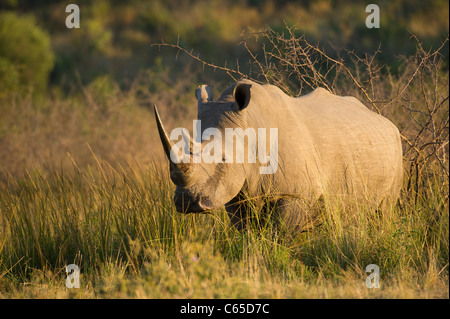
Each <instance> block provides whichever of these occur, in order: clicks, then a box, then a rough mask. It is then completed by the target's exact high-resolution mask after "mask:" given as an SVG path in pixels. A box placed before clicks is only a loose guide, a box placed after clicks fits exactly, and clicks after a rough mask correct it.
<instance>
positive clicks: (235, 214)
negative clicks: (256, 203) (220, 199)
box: [225, 194, 249, 231]
mask: <svg viewBox="0 0 450 319" xmlns="http://www.w3.org/2000/svg"><path fill="white" fill-rule="evenodd" d="M225 209H226V211H227V213H228V216H229V217H230V220H231V224H232V225H233V226H234V227H236V228H237V229H238V230H239V231H242V230H244V229H245V228H246V227H247V218H248V210H249V206H248V204H246V201H245V200H244V197H243V196H242V195H241V194H238V195H237V196H236V197H234V198H233V199H232V200H231V201H229V202H228V203H227V204H226V205H225Z"/></svg>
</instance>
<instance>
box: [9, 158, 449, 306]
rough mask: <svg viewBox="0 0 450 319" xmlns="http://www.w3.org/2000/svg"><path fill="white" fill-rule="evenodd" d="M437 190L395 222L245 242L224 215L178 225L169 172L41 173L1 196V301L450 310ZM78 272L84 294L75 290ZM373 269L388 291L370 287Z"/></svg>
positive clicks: (185, 218)
mask: <svg viewBox="0 0 450 319" xmlns="http://www.w3.org/2000/svg"><path fill="white" fill-rule="evenodd" d="M93 156H94V155H93ZM427 187H429V189H430V192H429V194H430V196H429V197H426V198H425V197H423V198H419V200H418V201H417V203H414V204H413V203H412V202H411V201H410V200H409V199H408V198H407V197H406V196H405V194H403V195H402V201H403V205H402V207H396V208H395V209H394V210H393V211H392V212H390V213H389V214H384V215H382V216H380V215H377V214H376V213H373V212H370V211H365V210H364V209H363V208H361V209H360V211H358V213H357V214H356V215H352V214H347V212H345V211H336V212H334V213H331V214H330V213H329V214H325V217H324V219H323V224H322V226H321V227H318V228H317V229H315V230H313V231H311V232H308V233H302V234H300V235H296V236H292V237H289V238H286V237H280V236H278V234H277V232H276V231H275V230H273V229H271V228H270V227H266V228H265V229H263V230H262V231H261V230H260V229H257V228H256V227H254V228H251V229H249V230H248V231H245V232H243V233H239V232H237V231H236V230H235V229H234V228H233V227H231V225H230V223H229V220H228V218H227V216H226V214H225V212H224V211H222V210H219V211H216V212H215V213H214V214H213V215H181V214H179V213H177V212H176V211H175V209H174V207H173V204H172V194H173V190H174V187H173V186H172V185H171V184H170V183H169V182H168V178H167V170H166V169H164V168H163V167H158V166H157V165H155V166H150V167H145V168H144V167H138V166H134V167H131V166H127V167H120V168H113V167H112V166H110V165H108V163H106V162H98V165H95V166H88V167H87V168H85V169H80V168H78V167H77V165H76V163H74V164H73V167H72V168H71V169H70V170H69V169H64V170H62V169H60V168H58V167H56V166H54V167H50V168H49V169H47V170H42V169H41V170H40V169H37V170H34V171H32V172H29V173H28V174H27V175H26V176H24V177H23V178H20V179H17V178H16V179H15V178H12V177H9V178H6V180H4V181H2V183H1V184H0V205H1V207H0V208H1V212H2V214H1V218H2V219H1V227H2V232H1V234H2V235H1V241H0V243H1V245H0V267H1V268H0V269H1V273H0V274H1V277H0V291H1V296H2V297H20V298H22V297H25V298H67V297H75V298H78V297H80V298H448V244H449V242H448V240H449V234H448V230H449V225H448V208H449V207H448V200H447V198H446V196H445V194H446V192H447V193H448V183H447V182H446V181H444V180H442V179H441V178H440V177H439V176H437V175H435V176H433V177H432V178H430V181H429V183H427ZM343 210H345V209H344V208H343ZM71 263H75V264H77V265H79V266H80V268H81V288H80V289H71V290H69V289H67V288H66V287H65V278H66V273H65V266H66V265H67V264H71ZM368 264H377V265H378V266H379V267H380V270H381V279H380V283H381V288H379V289H375V288H374V289H368V288H367V287H366V285H365V279H366V277H367V275H368V274H367V273H365V267H366V266H367V265H368Z"/></svg>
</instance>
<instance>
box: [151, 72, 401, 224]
mask: <svg viewBox="0 0 450 319" xmlns="http://www.w3.org/2000/svg"><path fill="white" fill-rule="evenodd" d="M196 96H197V98H198V120H201V132H202V133H205V132H206V130H207V129H209V132H211V129H213V132H221V133H222V134H223V135H226V131H227V129H228V130H230V129H233V130H234V131H235V132H237V130H236V129H239V128H241V129H242V130H241V133H242V131H244V130H245V131H244V135H243V134H236V136H238V135H239V137H240V138H241V139H239V138H236V143H239V142H238V140H239V141H240V143H242V144H243V145H244V148H243V149H244V150H246V152H247V150H250V151H253V154H255V153H256V154H258V152H259V151H260V149H261V148H262V147H264V150H265V152H267V151H268V150H269V149H270V145H269V144H270V141H269V140H270V139H266V145H258V144H257V143H256V144H255V139H254V138H253V139H252V138H249V137H251V134H245V133H247V132H251V130H247V129H249V128H250V129H253V132H258V133H260V132H261V131H259V130H258V129H261V128H264V129H267V130H266V132H272V131H269V129H270V128H277V133H278V135H277V136H276V137H277V140H276V145H275V146H276V147H275V150H276V151H277V154H276V155H277V158H272V159H275V160H276V162H275V165H276V166H275V169H274V170H273V172H272V173H264V174H262V173H261V167H264V166H265V165H266V166H267V165H268V163H267V161H266V162H261V160H260V157H258V158H257V159H256V161H255V160H254V158H253V160H251V161H250V160H249V159H250V155H248V156H247V158H246V160H244V161H243V162H242V160H241V161H238V160H236V159H237V156H238V155H240V154H227V153H229V152H227V148H226V146H225V144H226V143H225V141H222V142H223V143H222V144H223V146H222V147H221V148H220V149H217V148H216V149H215V151H222V154H223V156H222V159H223V160H222V161H217V160H216V161H212V162H211V161H208V162H205V161H200V162H199V161H198V160H197V161H195V160H193V156H195V154H194V152H192V151H191V153H190V154H185V155H184V157H180V158H178V160H177V161H173V159H174V155H173V154H172V155H173V156H172V159H171V157H170V154H171V153H170V151H171V149H173V146H174V143H173V142H172V141H171V140H170V139H169V135H168V134H167V133H166V132H165V130H164V128H163V125H162V123H161V119H160V117H159V114H158V112H157V109H156V106H155V116H156V120H157V125H158V129H159V134H160V137H161V141H162V144H163V147H164V150H165V152H166V154H167V156H168V158H169V161H170V177H171V179H172V181H173V182H174V183H175V185H176V186H177V187H176V191H175V196H174V201H175V205H176V208H177V210H178V211H179V212H184V213H201V212H209V211H211V210H212V209H214V208H219V207H223V206H225V208H226V210H227V212H228V214H229V216H230V218H231V220H232V223H233V224H234V225H235V226H236V227H238V228H239V229H242V228H243V227H244V226H245V225H246V221H247V218H248V216H249V214H248V212H249V209H250V202H249V201H247V200H246V199H248V198H253V199H254V200H253V201H252V202H251V205H252V207H253V209H254V207H263V206H264V205H265V206H266V207H267V205H269V206H271V207H272V205H276V206H273V207H274V209H273V210H272V211H276V216H277V217H278V219H277V220H279V221H283V222H284V223H286V224H288V225H290V226H294V227H296V228H298V229H305V228H307V227H309V226H310V225H312V223H311V221H312V220H313V217H314V213H313V211H314V209H313V207H314V206H315V204H316V203H318V202H320V201H322V200H323V199H325V200H330V202H336V200H337V199H339V201H340V202H343V201H345V202H350V203H361V202H362V201H364V203H365V204H364V205H366V203H369V204H370V205H373V207H374V208H378V207H381V206H383V207H389V206H390V205H392V204H394V203H395V202H396V200H397V198H398V196H399V192H400V187H401V183H402V173H403V168H402V146H401V141H400V134H399V131H398V129H397V128H396V127H395V125H394V124H392V123H391V122H390V121H389V120H387V119H386V118H384V117H383V116H381V115H379V114H377V113H374V112H372V111H370V110H369V109H367V108H366V107H365V106H364V105H363V104H362V103H361V102H360V101H358V100H357V99H356V98H354V97H349V96H346V97H341V96H337V95H334V94H332V93H330V92H328V91H327V90H325V89H323V88H318V89H316V90H314V91H313V92H311V93H309V94H307V95H305V96H301V97H298V98H293V97H290V96H288V95H286V94H285V93H283V92H282V91H281V90H280V89H279V88H277V87H275V86H273V85H260V84H257V83H255V82H253V81H250V80H241V81H238V82H236V83H234V84H232V85H231V86H230V87H228V88H227V89H226V90H225V91H224V92H223V94H222V96H221V97H220V98H219V99H218V100H217V101H213V97H212V89H211V87H210V86H206V85H203V86H201V87H199V88H197V90H196ZM242 135H243V136H242ZM199 136H201V135H199ZM244 136H246V138H243V137H244ZM199 141H200V140H199ZM258 141H259V140H258ZM208 143H211V140H210V139H204V140H201V144H196V145H197V150H199V149H200V150H202V149H204V148H205V147H206V144H208ZM193 144H195V141H192V140H191V146H192V145H193ZM272 146H273V145H272ZM193 148H195V147H193ZM232 149H233V148H232ZM237 149H238V148H237V147H236V150H237ZM228 150H229V149H228ZM241 150H242V149H241ZM263 152H264V151H263ZM236 153H237V152H236ZM272 155H273V154H272ZM175 157H176V156H175ZM216 158H217V157H216ZM180 159H182V160H181V162H180ZM183 159H184V160H183ZM190 159H191V160H190ZM269 164H274V163H269ZM258 205H260V206H258ZM266 211H267V210H264V209H261V212H266ZM308 225H309V226H308Z"/></svg>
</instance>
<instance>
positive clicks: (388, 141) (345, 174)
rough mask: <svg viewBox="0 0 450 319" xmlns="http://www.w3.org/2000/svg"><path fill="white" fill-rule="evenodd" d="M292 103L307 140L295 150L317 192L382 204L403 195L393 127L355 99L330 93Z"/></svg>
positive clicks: (317, 93) (317, 92)
mask: <svg viewBox="0 0 450 319" xmlns="http://www.w3.org/2000/svg"><path fill="white" fill-rule="evenodd" d="M289 100H290V101H289V102H288V103H287V107H288V109H289V113H291V114H292V115H293V118H294V119H293V121H294V122H295V124H294V125H296V126H297V127H302V128H303V129H302V130H299V132H302V133H300V135H302V136H295V139H296V141H298V142H297V145H296V146H295V147H297V148H298V150H300V152H299V153H300V154H303V155H302V156H301V158H299V160H300V162H303V163H305V165H304V166H303V167H302V168H301V169H303V170H306V171H307V172H306V173H305V174H306V175H308V178H310V179H311V180H314V181H315V182H314V183H313V184H315V185H316V187H321V188H322V191H328V192H331V193H333V194H352V195H359V196H364V197H371V198H376V200H377V201H380V200H381V199H384V198H386V197H388V196H389V195H392V196H393V197H396V196H397V195H398V192H399V189H400V184H401V176H402V148H401V142H400V136H399V131H398V129H397V128H396V127H395V125H394V124H393V123H392V122H390V121H389V120H387V119H386V118H384V117H383V116H381V115H379V114H377V113H375V112H372V111H370V110H369V109H367V108H366V107H365V106H364V105H363V104H362V103H361V102H359V101H358V100H357V99H356V98H354V97H340V96H336V95H334V94H331V93H329V92H328V91H326V90H325V89H320V88H319V89H316V90H315V91H313V92H312V93H310V94H308V95H305V96H303V97H300V98H289ZM290 134H291V135H292V134H293V132H292V131H291V133H290ZM294 134H295V133H294ZM285 138H286V137H285ZM287 138H289V137H287ZM291 148H292V146H291ZM305 166H308V167H305ZM317 185H319V186H317ZM316 192H317V190H316Z"/></svg>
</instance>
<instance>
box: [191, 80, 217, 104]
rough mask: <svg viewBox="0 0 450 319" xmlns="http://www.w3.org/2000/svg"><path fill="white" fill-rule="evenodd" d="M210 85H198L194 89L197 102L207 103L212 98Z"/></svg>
mask: <svg viewBox="0 0 450 319" xmlns="http://www.w3.org/2000/svg"><path fill="white" fill-rule="evenodd" d="M212 89H213V86H212V85H206V84H203V85H200V86H198V87H197V88H196V89H195V97H196V98H197V100H198V102H199V103H208V102H211V101H212V99H213V94H212Z"/></svg>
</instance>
